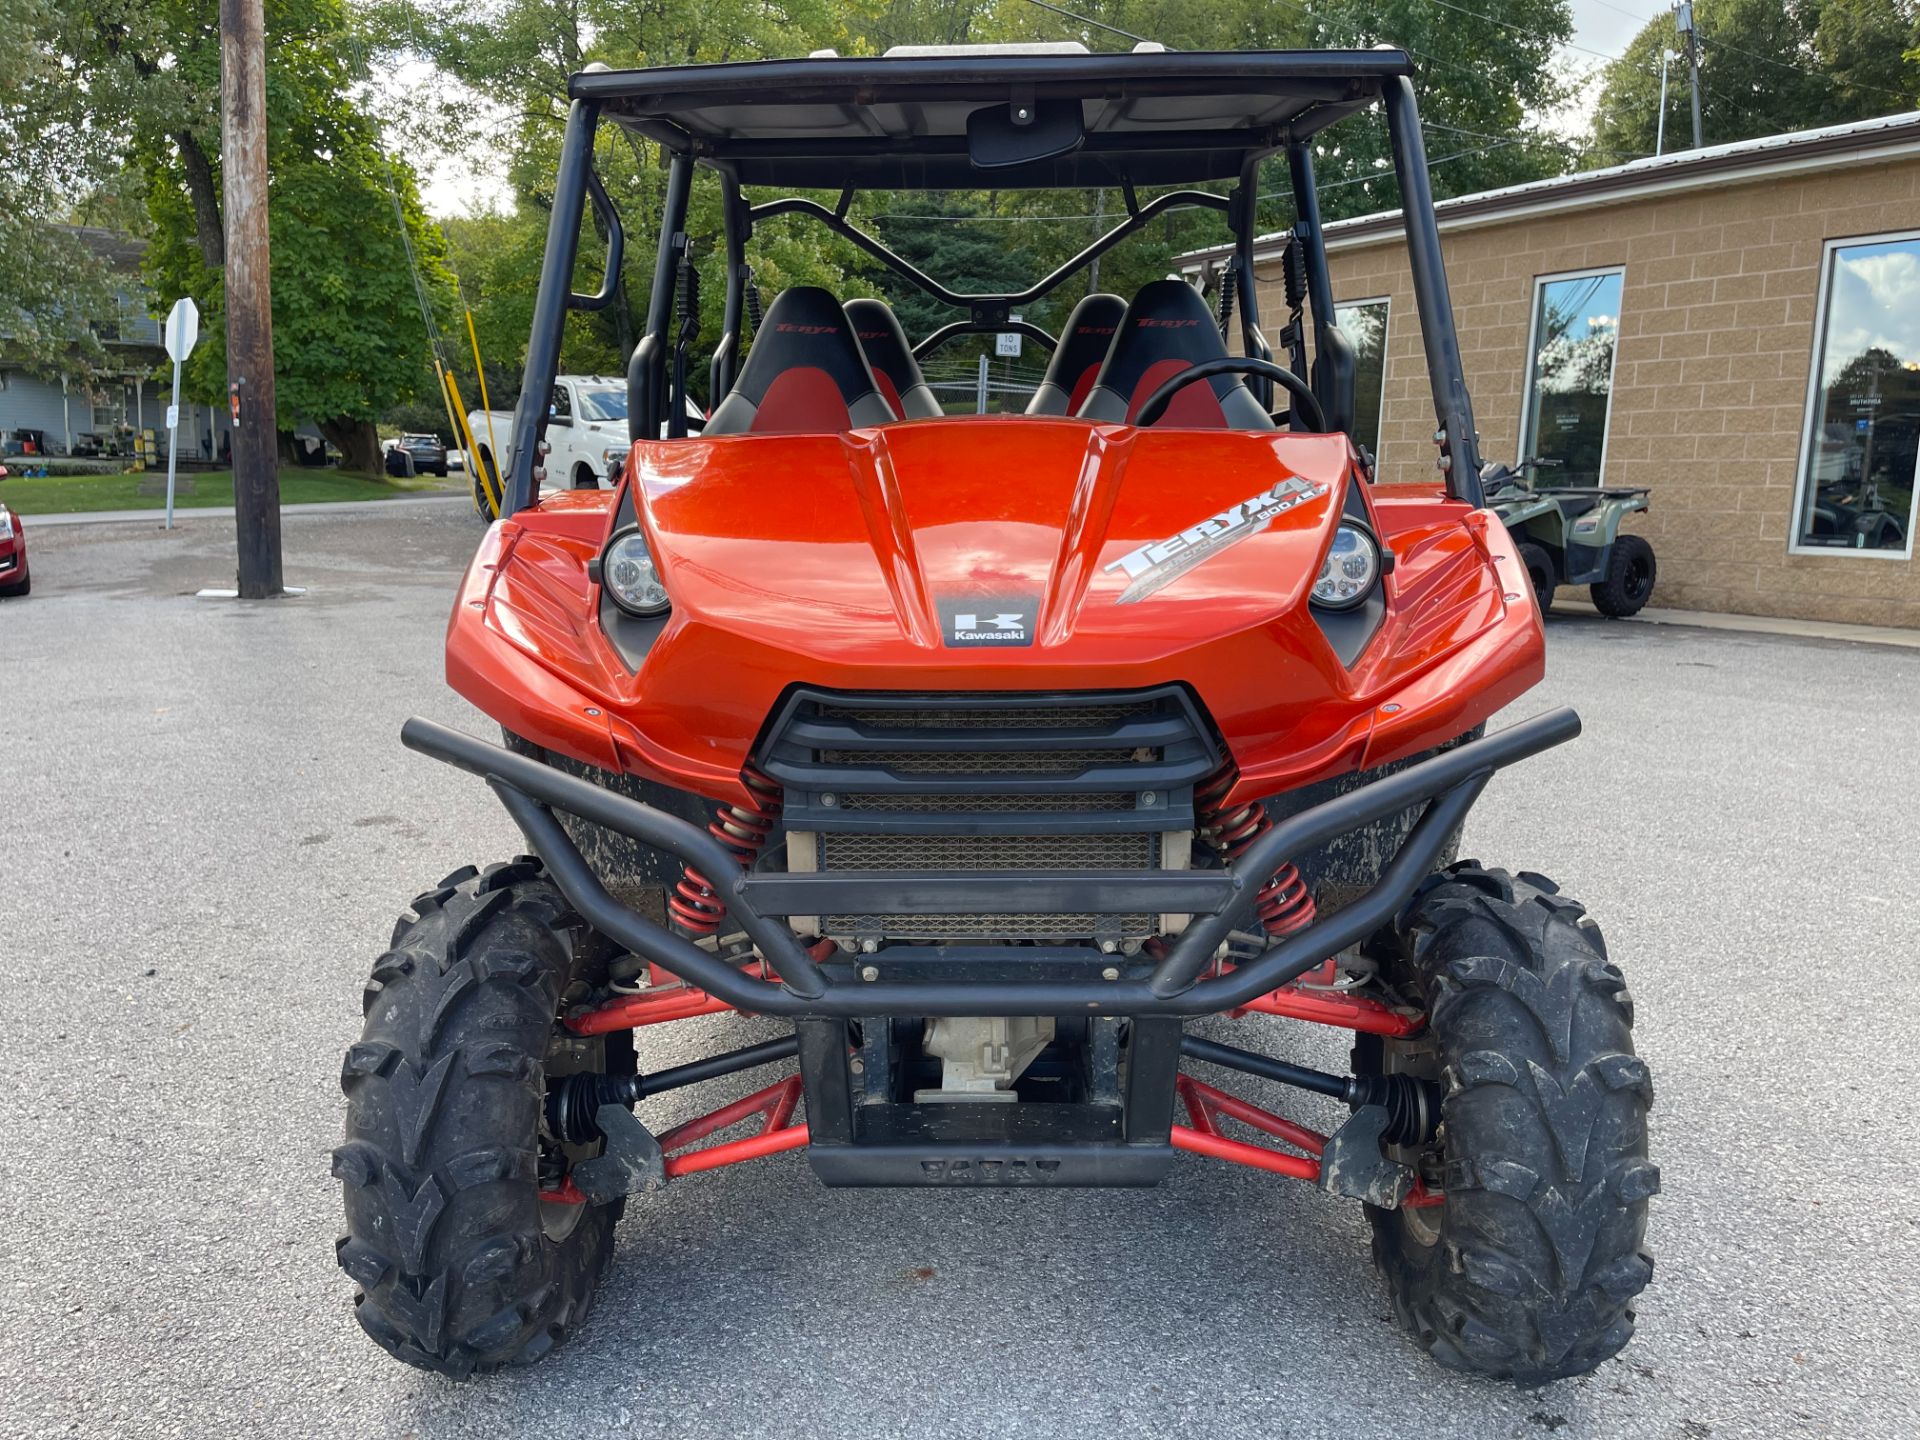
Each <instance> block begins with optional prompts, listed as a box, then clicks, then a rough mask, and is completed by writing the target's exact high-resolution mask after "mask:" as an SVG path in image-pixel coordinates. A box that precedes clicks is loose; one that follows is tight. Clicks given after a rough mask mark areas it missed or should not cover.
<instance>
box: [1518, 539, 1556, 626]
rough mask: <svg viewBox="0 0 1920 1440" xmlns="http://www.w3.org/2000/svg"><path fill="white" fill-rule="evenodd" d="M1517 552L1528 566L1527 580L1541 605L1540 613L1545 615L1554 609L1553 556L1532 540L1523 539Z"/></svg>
mask: <svg viewBox="0 0 1920 1440" xmlns="http://www.w3.org/2000/svg"><path fill="white" fill-rule="evenodd" d="M1517 553H1518V555H1519V558H1520V563H1521V564H1522V565H1524V566H1525V567H1526V570H1527V582H1528V583H1529V584H1531V585H1532V586H1533V600H1534V603H1535V604H1536V605H1538V606H1539V607H1540V613H1541V614H1542V615H1545V614H1546V613H1547V612H1548V611H1550V610H1552V609H1553V592H1554V588H1555V581H1554V574H1553V557H1552V556H1551V555H1549V554H1547V552H1546V551H1545V550H1543V549H1542V548H1541V547H1540V546H1538V545H1535V544H1533V543H1531V542H1530V541H1523V542H1522V543H1521V546H1520V549H1519V551H1518V552H1517Z"/></svg>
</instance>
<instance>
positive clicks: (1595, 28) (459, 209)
mask: <svg viewBox="0 0 1920 1440" xmlns="http://www.w3.org/2000/svg"><path fill="white" fill-rule="evenodd" d="M1460 3H1462V4H1464V5H1465V6H1467V7H1468V8H1472V9H1476V10H1477V9H1480V8H1482V6H1483V5H1484V6H1488V7H1493V6H1497V5H1498V4H1499V3H1500V0H1460ZM1666 8H1667V7H1666V5H1665V4H1664V3H1662V0H1573V42H1572V45H1571V46H1568V47H1566V48H1564V49H1562V51H1561V56H1562V58H1563V59H1565V60H1567V61H1569V62H1571V63H1572V64H1573V65H1574V66H1575V67H1576V68H1578V69H1581V70H1585V71H1589V72H1597V71H1598V69H1599V67H1600V66H1602V65H1603V64H1604V63H1605V61H1604V60H1603V59H1602V58H1601V57H1602V56H1613V55H1618V54H1619V53H1620V52H1621V51H1622V50H1624V49H1626V48H1627V44H1628V42H1629V41H1631V40H1632V39H1633V37H1634V36H1635V35H1637V34H1638V33H1639V32H1640V29H1641V27H1642V26H1643V25H1645V24H1646V22H1647V21H1648V20H1650V19H1652V18H1653V17H1654V16H1655V15H1658V14H1660V13H1662V12H1663V11H1665V9H1666ZM1592 52H1598V53H1592ZM416 68H417V71H418V73H417V75H415V76H414V77H413V78H415V79H421V80H424V78H425V76H426V74H427V73H428V71H427V67H426V66H419V67H416ZM402 80H403V84H402V85H401V87H400V88H401V90H402V91H403V92H404V91H405V89H406V88H407V83H405V82H406V81H407V77H406V76H405V75H404V74H403V76H402ZM446 83H447V82H446V81H444V80H439V81H437V82H436V85H437V86H444V85H445V84H446ZM1598 90H1599V86H1598V84H1597V82H1596V83H1595V84H1593V85H1589V86H1586V87H1584V88H1583V90H1582V92H1581V94H1579V95H1578V96H1577V97H1576V99H1575V101H1574V103H1573V104H1572V105H1570V106H1569V107H1567V108H1566V109H1565V110H1563V111H1561V112H1559V113H1557V114H1555V115H1554V116H1553V117H1552V118H1551V121H1550V123H1551V125H1552V126H1553V128H1554V129H1556V130H1558V131H1560V132H1561V133H1562V134H1577V133H1579V132H1581V131H1584V130H1585V129H1586V127H1587V121H1588V119H1589V117H1590V115H1591V112H1592V108H1593V102H1594V99H1595V97H1596V95H1597V93H1598ZM415 164H416V165H419V166H420V168H421V170H422V171H423V173H422V176H421V195H422V198H423V199H424V200H425V202H426V207H427V212H428V213H429V214H431V215H435V216H447V215H465V214H471V213H473V212H475V211H483V210H487V209H490V208H495V209H507V208H509V207H510V206H511V205H512V203H513V197H512V191H511V190H510V189H509V187H508V185H507V182H506V175H505V170H504V167H503V166H502V165H501V164H499V163H498V160H497V157H489V156H485V155H481V156H475V157H471V158H469V157H457V156H443V157H439V158H438V159H431V160H428V161H426V162H425V163H424V164H422V163H421V161H420V159H419V158H418V157H415Z"/></svg>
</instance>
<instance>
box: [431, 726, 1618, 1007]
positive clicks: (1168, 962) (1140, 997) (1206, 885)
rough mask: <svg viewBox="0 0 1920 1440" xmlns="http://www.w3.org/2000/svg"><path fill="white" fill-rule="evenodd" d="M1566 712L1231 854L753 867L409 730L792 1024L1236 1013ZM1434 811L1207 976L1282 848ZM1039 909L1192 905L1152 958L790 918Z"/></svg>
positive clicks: (654, 927) (637, 810)
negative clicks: (652, 869) (1140, 860)
mask: <svg viewBox="0 0 1920 1440" xmlns="http://www.w3.org/2000/svg"><path fill="white" fill-rule="evenodd" d="M1579 731H1580V720H1579V717H1578V716H1577V715H1576V714H1575V713H1574V712H1573V711H1572V710H1569V709H1560V710H1554V711H1549V712H1548V713H1546V714H1544V715H1539V716H1536V717H1534V718H1533V719H1531V720H1525V721H1522V722H1521V723H1519V724H1517V725H1513V726H1510V727H1508V728H1507V729H1504V730H1501V731H1499V732H1498V733H1496V734H1492V735H1488V736H1486V737H1485V738H1484V739H1480V740H1474V741H1470V742H1469V743H1467V744H1464V745H1460V746H1457V747H1455V748H1453V749H1450V750H1446V751H1443V752H1442V753H1440V754H1438V755H1435V756H1434V757H1433V758H1431V759H1428V760H1424V761H1422V762H1420V763H1419V764H1416V765H1411V766H1409V767H1407V768H1406V769H1403V770H1400V771H1397V772H1395V773H1393V774H1390V775H1385V776H1383V777H1381V778H1380V779H1378V780H1376V781H1374V782H1372V783H1371V784H1368V785H1365V786H1362V787H1360V788H1358V789H1355V790H1352V791H1349V792H1347V793H1345V794H1341V795H1338V796H1335V797H1334V798H1333V799H1330V800H1328V801H1326V802H1324V803H1322V804H1320V805H1316V806H1314V807H1312V808H1311V809H1308V810H1304V811H1301V812H1300V813H1298V814H1295V815H1293V816H1290V817H1288V818H1287V819H1284V820H1282V821H1280V822H1278V823H1277V824H1275V825H1274V826H1273V827H1272V828H1271V829H1270V830H1268V831H1267V832H1266V833H1265V834H1264V835H1262V836H1261V837H1260V838H1259V839H1258V840H1257V841H1255V842H1254V843H1253V845H1252V846H1251V847H1249V848H1248V849H1247V850H1246V852H1245V853H1244V854H1242V855H1241V856H1240V857H1239V859H1238V860H1237V861H1235V862H1234V863H1232V864H1230V865H1227V866H1225V867H1223V868H1221V869H1218V870H1189V871H1164V870H1163V871H1137V870H1126V871H1097V870H1083V871H1042V872H1033V871H1014V872H980V871H967V872H929V871H913V872H863V873H859V874H848V873H844V872H842V873H815V874H788V873H784V872H754V871H746V872H743V871H741V870H740V869H739V866H738V862H737V861H736V860H735V859H734V856H733V854H732V852H730V851H729V850H728V849H727V848H726V847H725V846H723V845H722V844H721V843H720V842H719V841H718V840H717V839H715V838H714V837H713V836H711V835H709V834H708V833H707V832H706V831H704V830H702V829H700V828H699V827H697V826H695V825H691V824H689V823H688V822H687V821H685V820H683V819H681V818H679V817H677V816H673V815H668V814H666V813H665V812H663V811H661V810H657V809H654V808H653V807H651V806H648V805H643V804H641V803H639V802H638V801H634V800H630V799H627V798H626V797H624V796H620V795H616V794H613V793H611V792H610V791H607V790H604V789H602V788H600V787H599V786H597V785H594V784H591V783H590V782H588V781H585V780H581V779H577V778H575V777H574V776H571V775H566V774H563V773H562V772H560V771H559V770H556V769H554V768H553V767H551V766H549V765H545V764H542V763H541V762H540V761H538V760H535V759H532V758H530V757H528V756H524V755H516V754H514V753H512V752H511V751H508V750H505V749H503V748H501V747H500V746H497V745H492V744H489V743H488V742H486V741H483V740H478V739H475V738H474V737H472V736H469V735H463V734H461V733H460V732H458V731H455V730H450V729H447V728H446V727H444V726H441V725H436V724H433V723H432V722H430V721H427V720H422V719H417V718H416V719H412V720H409V721H407V722H406V724H405V725H404V726H403V727H402V729H401V740H402V742H403V743H404V744H405V745H407V746H408V747H409V748H410V749H413V750H417V751H419V752H420V753H422V754H425V755H430V756H432V757H433V758H435V759H438V760H443V761H445V762H447V763H448V764H451V765H455V766H458V767H459V768H461V769H464V770H468V771H471V772H473V773H474V774H476V775H479V776H481V777H482V778H484V779H485V780H486V781H487V783H488V784H489V785H491V786H492V787H493V790H494V792H495V793H496V794H497V795H498V796H499V797H500V799H501V802H502V803H503V804H504V805H505V806H506V807H507V811H508V813H509V814H511V815H512V816H513V818H514V821H515V822H516V823H517V824H518V825H519V826H520V829H521V830H522V832H523V833H524V834H525V835H526V837H527V843H528V845H529V846H530V847H531V848H532V850H533V851H534V852H535V853H536V854H538V855H539V856H540V857H541V859H542V860H544V861H545V862H546V865H547V868H548V870H549V871H550V872H551V874H552V877H553V879H554V882H555V883H556V884H557V885H558V886H559V887H560V890H561V891H562V893H563V894H565V896H566V898H567V900H568V902H569V903H570V904H571V905H572V906H573V907H574V909H575V910H577V911H578V912H579V913H580V915H581V917H582V918H583V919H584V920H585V921H586V922H587V923H588V924H589V925H591V926H592V927H593V928H594V929H596V930H598V931H599V932H600V933H601V934H603V935H605V936H607V937H608V938H610V939H612V940H613V941H615V942H616V943H618V944H620V945H622V946H624V947H626V948H627V949H628V950H630V951H631V952H632V953H634V954H635V955H638V956H640V957H641V958H643V959H645V960H647V961H649V962H651V963H653V964H655V965H658V966H659V967H660V968H661V969H663V970H665V971H667V972H668V973H670V974H672V975H674V976H677V977H678V978H679V979H681V980H683V981H685V982H687V983H688V984H689V985H691V986H694V987H697V988H698V989H699V990H701V991H704V992H706V993H707V994H709V995H711V996H713V997H715V998H716V999H718V1000H720V1001H723V1002H725V1003H726V1004H727V1005H730V1006H732V1007H734V1008H736V1009H739V1010H743V1011H748V1012H750V1013H754V1014H760V1015H773V1016H781V1017H784V1018H790V1019H794V1020H805V1019H826V1018H853V1017H859V1016H872V1015H920V1016H941V1015H955V1016H979V1015H1004V1016H1012V1015H1054V1016H1059V1015H1128V1016H1162V1017H1168V1018H1178V1017H1188V1016H1197V1015H1207V1014H1214V1013H1217V1012H1221V1011H1227V1010H1232V1009H1235V1008H1236V1007H1239V1006H1242V1005H1245V1004H1247V1003H1248V1002H1250V1001H1252V1000H1254V999H1255V998H1257V997H1259V996H1261V995H1264V994H1267V993H1268V992H1271V991H1273V990H1274V989H1276V988H1277V987H1279V986H1281V985H1284V984H1286V983H1287V982H1289V981H1291V980H1295V979H1298V978H1299V977H1300V976H1302V975H1304V974H1306V972H1307V971H1309V970H1311V969H1313V968H1314V967H1315V966H1316V965H1319V964H1321V963H1322V962H1324V961H1325V960H1327V959H1329V958H1331V957H1332V956H1334V955H1337V954H1339V953H1340V952H1341V951H1342V950H1344V949H1346V948H1347V947H1348V946H1350V945H1353V944H1356V943H1357V942H1359V941H1361V940H1363V939H1365V938H1366V937H1367V936H1368V935H1371V934H1372V933H1374V932H1375V931H1376V930H1378V929H1380V928H1381V927H1382V926H1384V925H1386V924H1389V923H1390V922H1391V921H1392V919H1393V917H1394V916H1395V915H1396V914H1397V913H1398V912H1399V911H1400V909H1401V908H1402V906H1404V905H1405V904H1406V902H1407V901H1408V900H1409V899H1410V898H1411V897H1412V895H1413V892H1414V890H1415V888H1416V887H1417V886H1418V885H1419V884H1420V882H1421V881H1422V880H1424V879H1425V878H1426V877H1427V876H1428V875H1429V874H1430V873H1432V871H1433V868H1434V865H1435V864H1436V862H1437V861H1438V858H1439V856H1440V854H1441V852H1442V850H1443V849H1444V847H1445V845H1446V842H1447V838H1448V836H1449V835H1451V834H1452V833H1453V832H1454V830H1455V829H1456V828H1457V827H1458V826H1459V825H1460V823H1461V821H1463V820H1464V819H1465V818H1466V814H1467V811H1468V810H1469V809H1471V808H1472V806H1473V802H1474V801H1475V800H1476V799H1478V798H1479V795H1480V792H1481V791H1482V790H1483V789H1484V788H1485V787H1486V784H1487V782H1488V781H1489V780H1490V779H1491V778H1492V776H1493V773H1494V771H1496V770H1498V769H1500V768H1502V767H1504V766H1507V765H1511V764H1513V763H1515V762H1516V761H1519V760H1524V759H1526V758H1528V757H1529V756H1532V755H1536V754H1539V753H1540V752H1541V751H1543V750H1547V749H1550V748H1552V747H1553V746H1556V745H1559V744H1562V743H1564V742H1566V741H1568V740H1571V739H1572V738H1573V737H1574V736H1575V735H1577V734H1578V733H1579ZM1413 809H1421V810H1422V814H1421V816H1420V819H1419V820H1418V822H1417V823H1416V824H1415V825H1414V826H1413V829H1412V831H1411V832H1410V833H1409V834H1408V836H1407V838H1406V840H1405V841H1404V842H1403V843H1402V845H1401V846H1400V848H1399V851H1398V853H1397V854H1395V855H1394V857H1393V859H1392V860H1391V862H1390V863H1388V864H1386V865H1385V866H1384V867H1383V869H1382V871H1381V874H1380V878H1379V880H1378V882H1377V883H1376V884H1374V885H1373V886H1372V887H1371V888H1370V889H1368V890H1366V891H1365V892H1364V893H1362V894H1361V895H1360V896H1359V897H1358V898H1356V899H1355V900H1353V901H1352V903H1350V904H1348V905H1347V906H1345V907H1344V908H1342V909H1340V910H1338V911H1337V912H1335V913H1333V914H1331V915H1327V916H1324V917H1322V918H1320V919H1318V920H1316V921H1315V922H1314V923H1313V924H1312V925H1310V926H1308V927H1307V928H1305V929H1304V930H1301V931H1299V932H1297V933H1295V934H1293V935H1291V936H1288V937H1287V938H1286V939H1284V940H1281V941H1279V942H1278V943H1277V944H1274V945H1273V946H1271V947H1270V948H1269V949H1267V950H1265V951H1264V952H1263V953H1261V954H1260V955H1259V956H1258V957H1256V958H1255V959H1253V960H1250V961H1247V962H1246V963H1244V964H1241V965H1239V966H1237V967H1236V968H1234V969H1232V970H1230V971H1227V972H1226V973H1224V974H1220V973H1209V972H1212V971H1215V970H1216V969H1217V967H1216V965H1215V960H1216V957H1217V956H1218V954H1219V952H1220V950H1221V947H1222V946H1223V945H1224V944H1225V943H1226V941H1227V939H1228V937H1229V936H1230V935H1231V934H1232V933H1233V932H1234V931H1236V930H1243V929H1246V928H1249V926H1250V923H1251V921H1252V913H1253V907H1254V903H1255V899H1256V897H1257V895H1258V893H1259V891H1260V888H1261V886H1262V885H1263V884H1264V883H1265V882H1266V880H1267V879H1268V878H1269V877H1270V876H1272V875H1273V873H1274V872H1275V871H1276V870H1277V869H1278V868H1279V867H1280V866H1281V865H1282V864H1283V863H1286V862H1287V861H1288V860H1290V859H1291V858H1292V857H1294V856H1296V855H1300V854H1303V853H1306V852H1309V851H1312V850H1314V849H1316V848H1317V847H1319V846H1322V845H1325V844H1327V843H1328V842H1329V841H1332V840H1334V839H1336V838H1337V837H1340V836H1342V835H1346V834H1348V833H1350V832H1352V831H1355V830H1359V829H1361V828H1363V827H1365V826H1368V825H1372V824H1375V823H1377V822H1379V821H1382V820H1385V819H1387V818H1388V817H1391V816H1396V815H1399V814H1401V813H1403V812H1406V811H1409V810H1413ZM555 810H560V811H564V812H566V813H568V814H571V815H574V816H577V817H579V818H580V819H582V820H585V821H588V822H590V823H592V824H594V825H599V826H602V827H604V828H606V829H608V830H612V831H615V832H617V833H619V834H621V835H625V836H627V837H629V838H631V839H633V840H637V841H639V842H641V843H643V844H646V845H651V846H654V847H657V848H659V849H661V850H665V851H667V852H669V853H671V854H672V855H674V856H675V857H676V858H678V859H679V860H681V861H682V862H684V863H685V864H686V865H688V866H690V867H692V868H694V869H695V870H697V871H699V872H700V873H701V874H702V875H704V876H707V877H709V878H711V879H713V880H714V882H715V889H716V890H717V891H718V892H719V895H720V898H721V899H722V900H723V901H724V903H725V905H726V908H727V912H728V914H729V916H730V917H731V918H732V920H733V922H734V923H735V924H737V925H738V926H739V928H740V929H741V930H743V931H744V932H745V933H746V935H747V937H748V938H749V939H750V940H751V941H752V942H753V944H754V946H755V947H756V948H757V949H758V951H759V953H760V955H761V957H762V958H763V959H764V961H765V962H766V965H767V967H769V968H770V969H771V971H772V972H773V974H774V975H776V976H777V977H778V978H777V979H763V978H761V977H760V975H759V974H758V973H753V972H748V971H743V970H740V969H736V968H735V967H734V966H733V965H731V964H729V963H728V962H727V961H725V960H723V959H721V958H720V957H718V956H717V955H715V954H713V953H711V952H710V951H708V950H705V949H703V948H701V947H700V946H698V945H696V944H694V943H693V942H692V941H690V940H688V939H686V938H685V937H683V936H681V935H678V934H675V933H673V932H672V931H670V930H668V929H666V928H665V927H664V926H662V925H660V924H658V923H657V922H655V921H653V920H649V919H648V918H646V917H645V916H643V915H640V914H639V913H637V912H636V911H634V910H632V909H630V908H629V907H627V906H625V905H622V904H621V903H620V902H618V901H617V900H615V899H614V898H613V896H612V895H611V894H609V893H608V891H607V889H606V887H605V886H604V885H603V884H602V883H601V881H600V878H599V877H598V876H596V875H595V874H594V872H593V870H592V868H591V867H590V866H589V865H588V863H587V862H586V860H585V859H584V858H583V857H582V856H581V854H580V851H579V849H578V848H577V847H576V846H575V845H574V843H573V841H572V840H571V839H569V838H568V836H567V834H566V831H565V830H564V829H563V828H562V826H561V824H560V821H559V820H558V819H557V818H556V816H555V815H554V811H555ZM1010 891H1011V892H1014V893H1017V894H1018V895H1019V896H1020V901H1019V908H1020V909H1021V910H1023V911H1026V912H1050V911H1063V912H1091V913H1095V914H1122V913H1127V912H1131V911H1137V910H1141V909H1147V910H1152V911H1159V912H1179V913H1187V914H1191V915H1192V916H1193V920H1192V922H1191V923H1190V924H1189V925H1188V926H1187V928H1186V929H1185V931H1184V932H1183V933H1182V934H1180V935H1179V936H1178V937H1177V938H1176V939H1174V940H1173V941H1172V943H1171V944H1170V945H1169V946H1168V947H1167V949H1166V950H1165V952H1164V954H1162V955H1161V956H1160V957H1159V958H1158V959H1157V960H1154V959H1148V958H1144V957H1134V958H1128V957H1122V956H1118V955H1113V954H1108V953H1103V952H1102V951H1101V950H1100V949H1098V948H1097V947H1095V946H1091V945H1075V946H1050V947H1027V946H1021V947H1017V948H1008V947H1001V948H999V949H997V950H996V949H984V950H983V949H982V948H981V947H970V948H961V947H953V946H938V945H893V946H886V947H883V948H881V949H879V950H878V951H876V952H874V953H872V954H860V955H849V954H845V953H841V954H838V955H836V956H833V957H831V958H829V959H826V960H816V959H815V958H814V956H813V955H812V954H810V953H809V952H808V950H807V949H806V948H804V947H803V946H802V945H801V943H800V941H799V940H798V939H797V938H796V936H795V935H794V933H793V931H792V930H791V928H790V927H789V926H788V925H787V923H786V921H785V917H786V916H788V915H821V914H829V913H835V912H858V911H863V910H872V909H875V908H885V909H888V910H891V911H893V912H896V913H915V912H919V913H940V912H946V911H965V910H969V909H972V910H976V911H977V910H990V909H993V908H995V906H996V905H1004V904H1005V900H1006V896H1007V895H1008V893H1009V892H1010Z"/></svg>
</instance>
